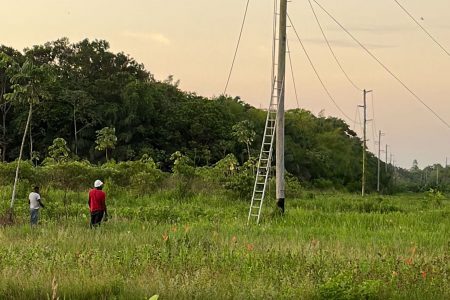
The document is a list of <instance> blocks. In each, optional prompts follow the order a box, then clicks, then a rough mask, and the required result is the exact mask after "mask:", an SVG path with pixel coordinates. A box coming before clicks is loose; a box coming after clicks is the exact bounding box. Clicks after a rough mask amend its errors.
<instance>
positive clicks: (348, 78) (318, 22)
mask: <svg viewBox="0 0 450 300" xmlns="http://www.w3.org/2000/svg"><path fill="white" fill-rule="evenodd" d="M308 2H309V6H310V7H311V10H312V12H313V14H314V18H315V19H316V21H317V25H319V28H320V31H321V32H322V36H323V38H324V39H325V42H326V43H327V46H328V49H330V52H331V54H332V55H333V57H334V60H335V61H336V63H337V64H338V66H339V68H340V69H341V71H342V73H344V75H345V77H346V78H347V80H348V81H349V82H350V83H351V85H353V87H354V88H355V89H357V90H358V91H360V92H362V89H361V88H359V87H358V86H357V85H356V84H355V82H354V81H353V80H352V79H351V78H350V76H348V74H347V72H345V70H344V68H343V67H342V64H341V63H340V62H339V59H338V58H337V56H336V54H335V53H334V51H333V48H332V47H331V45H330V42H329V41H328V38H327V36H326V35H325V32H324V30H323V27H322V25H321V24H320V21H319V18H318V17H317V14H316V11H315V10H314V7H313V5H312V3H311V0H308Z"/></svg>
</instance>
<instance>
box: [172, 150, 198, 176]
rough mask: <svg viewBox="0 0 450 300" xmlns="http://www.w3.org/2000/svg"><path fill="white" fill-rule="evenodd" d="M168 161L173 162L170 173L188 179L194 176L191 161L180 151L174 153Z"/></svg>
mask: <svg viewBox="0 0 450 300" xmlns="http://www.w3.org/2000/svg"><path fill="white" fill-rule="evenodd" d="M170 160H171V161H173V167H172V171H173V173H174V174H176V175H180V176H184V177H190V176H192V175H193V174H194V170H195V169H194V166H193V162H192V160H191V159H190V158H189V157H188V156H186V155H183V154H182V153H181V152H180V151H176V152H174V153H173V154H172V155H171V156H170Z"/></svg>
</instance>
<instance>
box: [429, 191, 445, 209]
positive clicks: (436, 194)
mask: <svg viewBox="0 0 450 300" xmlns="http://www.w3.org/2000/svg"><path fill="white" fill-rule="evenodd" d="M425 195H426V197H427V198H428V199H429V200H430V201H432V202H433V203H434V204H436V205H438V206H441V205H442V201H443V200H444V199H445V195H444V194H443V193H442V192H441V191H439V190H437V189H433V188H430V189H429V190H428V191H427V192H426V193H425Z"/></svg>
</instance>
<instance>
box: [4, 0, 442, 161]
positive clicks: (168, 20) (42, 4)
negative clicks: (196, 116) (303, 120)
mask: <svg viewBox="0 0 450 300" xmlns="http://www.w3.org/2000/svg"><path fill="white" fill-rule="evenodd" d="M318 2H319V3H321V4H322V5H323V6H324V7H325V8H327V10H328V11H329V12H330V13H331V14H333V16H334V17H335V18H337V19H338V20H339V21H340V22H341V23H342V24H343V25H344V26H345V27H346V28H347V29H348V30H349V31H350V32H351V33H352V34H353V35H354V36H356V37H357V38H358V39H359V40H360V41H361V42H362V43H363V44H364V45H366V46H367V47H368V48H369V49H370V50H371V51H372V52H373V53H374V54H375V55H376V56H377V57H378V58H379V59H380V60H381V61H382V62H383V63H384V64H386V65H387V66H388V67H389V68H390V69H391V70H392V71H393V72H394V73H395V74H396V75H398V76H399V77H400V79H401V80H402V81H403V82H405V83H406V84H407V85H408V86H409V87H410V88H411V89H412V90H413V91H414V92H416V93H417V94H418V95H419V96H420V97H421V98H422V99H423V100H424V101H425V102H426V103H427V105H429V106H430V107H432V108H433V109H434V110H435V111H436V112H438V113H439V114H440V116H441V117H442V118H443V119H444V120H445V121H447V123H450V101H449V100H450V99H449V98H450V56H448V55H447V54H445V53H444V52H443V51H442V50H441V49H439V48H438V46H437V45H436V44H434V43H433V42H432V41H431V40H430V39H429V38H428V37H427V36H426V35H425V33H424V32H422V31H421V30H420V29H419V28H418V27H417V25H416V24H414V23H413V22H412V20H411V19H409V17H408V16H407V15H405V13H404V12H403V11H402V10H400V8H399V7H398V6H397V5H396V4H395V2H394V1H393V0H377V1H367V0H366V1H361V0H359V1H358V0H339V1H336V0H318ZM400 3H402V4H403V5H404V6H405V7H406V8H407V9H408V10H409V11H410V12H411V14H412V15H413V16H414V17H416V18H417V19H418V20H419V22H421V24H422V26H424V27H425V28H426V29H427V30H428V31H429V32H430V33H431V34H433V35H434V36H435V37H436V38H437V40H438V41H439V42H440V43H441V44H442V45H443V46H444V47H445V48H446V49H447V50H450V1H449V0H430V1H423V0H409V1H406V0H401V1H400ZM245 4H246V0H129V1H126V2H125V1H113V0H109V1H106V0H90V1H87V0H78V1H73V0H35V1H30V0H15V1H10V0H8V1H6V0H0V7H1V8H2V14H1V18H0V37H1V38H0V43H1V44H4V45H8V46H11V47H14V48H16V49H19V50H22V49H23V48H25V47H30V46H32V45H35V44H43V43H45V42H47V41H52V40H55V39H58V38H61V37H68V38H69V39H70V41H71V42H77V41H79V40H81V39H84V38H89V39H95V38H97V39H105V40H107V41H109V42H110V44H111V48H112V51H117V52H118V51H123V52H125V53H127V54H130V55H131V56H132V57H134V58H135V59H136V60H137V61H138V62H141V63H143V64H144V65H145V67H146V69H147V70H149V71H150V72H151V73H152V74H154V75H155V77H156V78H157V79H160V80H162V79H165V78H166V77H167V76H168V75H174V77H175V78H176V79H179V80H180V81H181V85H180V87H181V89H183V90H186V91H191V92H196V93H197V94H199V95H202V96H206V97H212V96H215V95H220V94H221V93H222V92H223V89H224V86H225V83H226V78H227V75H228V70H229V67H230V64H231V60H232V56H233V53H234V49H235V45H236V40H237V37H238V33H239V29H240V25H241V20H242V16H243V12H244V7H245ZM316 12H317V13H318V16H319V19H320V21H321V23H322V26H323V27H324V30H325V33H326V35H327V36H328V38H329V40H330V42H331V45H332V47H333V50H334V51H335V53H336V55H337V57H338V58H339V60H340V61H341V64H342V66H343V67H344V69H345V70H346V71H347V73H348V74H349V76H350V77H351V78H352V79H353V80H354V81H355V83H356V84H357V85H358V86H359V87H361V88H365V89H367V90H374V93H373V102H374V108H375V110H374V113H375V123H373V122H372V123H369V127H368V138H369V139H370V141H369V142H368V146H369V148H370V150H371V151H374V141H373V140H374V139H373V133H374V132H375V133H376V135H378V130H382V131H383V132H386V135H385V136H383V138H382V146H383V148H384V145H385V144H386V143H387V144H389V147H390V149H389V153H391V151H392V153H393V154H394V155H395V161H396V164H397V165H400V166H402V167H406V168H409V167H410V166H411V165H412V161H413V159H417V160H418V161H419V166H420V167H421V168H423V167H425V166H426V165H429V164H433V163H436V162H439V163H441V164H445V159H446V157H449V161H450V129H449V128H447V127H446V126H445V125H444V124H442V123H441V122H440V121H439V120H438V119H437V118H436V117H434V116H433V115H432V114H431V113H430V112H429V111H427V110H426V108H425V107H424V106H422V105H421V104H420V103H418V102H417V101H416V100H415V99H414V98H413V97H412V96H411V95H410V94H409V93H408V92H407V91H406V90H405V89H404V88H403V87H402V86H401V85H400V84H399V83H397V82H396V81H395V80H394V79H393V78H392V77H391V76H390V75H389V74H387V73H386V71H384V70H383V69H382V68H381V67H380V66H379V65H378V64H377V63H376V62H374V61H373V60H372V58H370V57H369V56H368V55H367V54H366V53H365V52H364V51H363V50H362V49H361V48H359V46H358V45H356V44H355V43H354V42H353V41H352V40H351V39H350V38H349V37H348V36H347V35H346V34H345V33H344V32H343V31H341V30H340V29H339V28H338V27H337V26H336V25H335V24H334V23H333V22H332V21H331V20H330V19H329V18H328V17H327V16H326V15H325V14H324V13H323V12H322V11H321V10H320V9H319V8H317V7H316ZM272 13H273V0H251V2H250V7H249V13H248V18H247V23H246V27H245V29H244V33H243V37H242V42H241V47H240V51H239V53H238V57H237V61H236V66H235V69H234V73H233V76H232V78H231V82H230V85H229V88H228V91H227V93H228V94H230V95H232V96H240V97H241V98H242V99H243V100H244V101H245V102H247V103H250V104H251V105H254V106H255V107H261V108H265V107H267V106H268V102H269V98H270V85H271V84H270V76H271V46H272ZM289 14H290V16H291V18H292V21H293V23H294V26H295V27H296V29H297V31H298V33H299V34H300V36H301V38H302V39H303V41H304V44H305V47H306V48H307V51H308V52H309V54H310V56H311V59H312V60H313V63H314V64H315V66H316V68H317V70H318V72H319V74H320V75H321V77H322V79H323V81H324V82H325V84H326V86H327V88H328V89H329V90H330V92H331V94H332V95H333V97H334V98H335V100H336V102H337V103H338V104H339V106H340V107H341V108H342V110H344V111H345V112H346V114H347V115H349V116H350V117H351V118H355V116H357V105H359V104H362V93H361V92H359V91H358V90H356V89H355V88H354V87H353V86H352V85H350V83H349V82H348V81H347V79H346V78H345V76H344V75H343V73H342V72H341V71H340V69H339V67H338V66H337V64H336V63H335V61H334V59H333V58H332V56H331V54H330V51H329V49H328V48H327V46H326V44H325V42H324V40H323V38H322V35H321V33H320V31H319V28H318V26H317V24H316V21H315V19H314V17H313V15H312V12H311V9H310V7H309V4H308V1H307V0H293V1H292V2H291V3H290V4H289ZM288 38H289V40H290V47H291V52H292V53H291V56H292V65H293V69H294V74H295V75H294V76H295V79H296V85H297V89H298V93H299V104H300V107H301V108H304V109H307V110H310V111H312V112H313V113H314V114H316V115H317V114H318V113H319V112H320V111H321V110H324V111H325V114H326V115H332V116H337V117H341V118H344V117H343V116H342V115H341V114H340V112H339V111H338V110H337V109H336V108H335V106H334V105H333V104H332V102H331V100H329V98H328V97H327V95H326V93H325V92H324V90H323V89H322V87H321V85H320V83H319V81H318V80H317V78H316V77H315V74H314V73H313V70H312V68H311V67H310V65H309V63H308V61H307V59H306V57H305V55H304V53H303V52H302V49H301V48H300V45H299V43H298V41H297V39H296V37H295V35H294V34H293V31H292V29H288ZM288 70H289V69H288ZM289 73H290V72H289ZM289 73H288V74H289ZM288 77H289V78H288V81H287V83H286V85H287V92H286V106H287V108H296V107H297V103H296V99H295V95H294V91H293V88H292V86H293V84H292V79H291V76H290V74H289V75H288ZM368 104H369V110H368V117H369V118H370V119H372V116H373V109H372V96H371V95H369V97H368ZM360 113H361V111H360ZM356 118H357V119H358V120H359V118H358V117H356ZM346 121H347V122H348V123H349V124H350V126H351V127H352V128H354V129H355V131H357V132H358V134H359V135H360V136H361V129H360V126H359V125H358V124H356V125H355V124H354V123H353V121H349V120H346ZM372 124H375V126H374V128H372V126H373V125H372ZM382 157H384V154H382Z"/></svg>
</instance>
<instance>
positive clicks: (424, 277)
mask: <svg viewBox="0 0 450 300" xmlns="http://www.w3.org/2000/svg"><path fill="white" fill-rule="evenodd" d="M420 274H421V275H422V278H423V279H427V272H426V271H422V272H420Z"/></svg>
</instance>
